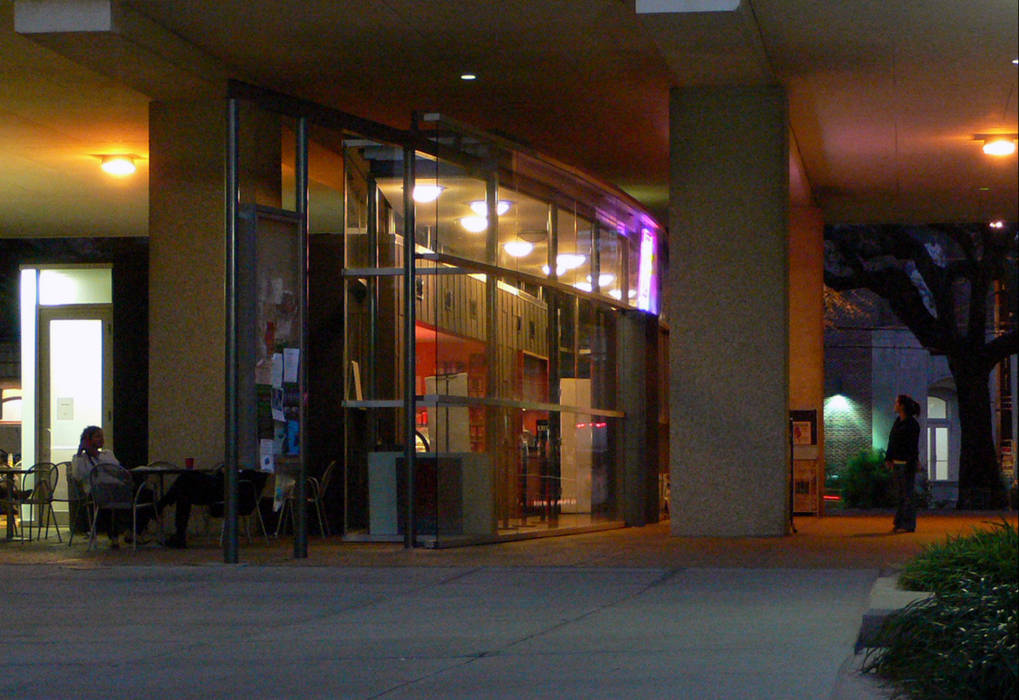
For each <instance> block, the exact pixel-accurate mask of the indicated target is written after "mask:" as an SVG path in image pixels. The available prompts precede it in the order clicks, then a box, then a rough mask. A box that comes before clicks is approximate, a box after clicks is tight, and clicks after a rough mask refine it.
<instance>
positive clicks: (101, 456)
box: [71, 425, 152, 549]
mask: <svg viewBox="0 0 1019 700" xmlns="http://www.w3.org/2000/svg"><path fill="white" fill-rule="evenodd" d="M104 444H105V440H104V436H103V429H102V428H100V427H99V426H97V425H90V426H88V427H87V428H85V429H84V430H83V431H82V432H81V439H80V440H79V441H78V452H77V453H76V454H75V455H74V457H72V458H71V476H72V477H73V478H74V479H75V480H76V481H77V482H78V483H79V484H80V485H81V488H82V490H83V491H84V492H85V493H91V494H92V498H93V500H95V502H96V504H97V505H98V506H99V507H100V508H101V507H103V506H104V505H105V504H108V503H131V502H132V501H133V500H134V497H135V489H136V485H135V480H134V478H133V477H132V475H131V472H129V471H128V470H127V469H125V468H124V467H123V466H121V464H120V462H119V461H118V460H117V457H116V455H114V454H113V452H111V451H109V450H104V449H103V445H104ZM93 471H95V473H96V475H95V478H94V479H93V478H91V476H90V475H91V474H92V472H93ZM93 481H94V486H95V488H94V489H93ZM151 501H152V494H151V491H147V495H146V494H142V495H141V496H140V497H139V503H145V502H151ZM121 512H124V511H121ZM124 513H125V515H122V516H119V517H117V516H116V515H115V514H116V511H114V512H113V513H111V514H110V517H109V519H108V520H105V517H104V520H105V522H106V532H107V534H108V535H109V537H110V547H111V548H112V549H117V548H118V547H119V543H118V541H117V540H118V536H119V532H120V530H121V529H122V526H126V522H125V523H121V522H118V521H121V520H126V518H125V516H126V515H127V514H126V512H124ZM151 516H152V514H151V513H150V512H148V510H147V509H146V510H143V511H140V512H139V513H138V516H137V522H136V525H137V528H138V532H139V533H140V532H144V531H145V527H146V526H147V525H148V522H149V518H150V517H151ZM127 528H128V529H130V526H127ZM135 536H137V533H131V532H128V533H127V534H125V538H124V539H125V540H127V541H128V542H130V541H131V538H132V537H135Z"/></svg>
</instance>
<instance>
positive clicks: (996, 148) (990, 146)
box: [984, 136, 1015, 158]
mask: <svg viewBox="0 0 1019 700" xmlns="http://www.w3.org/2000/svg"><path fill="white" fill-rule="evenodd" d="M984 153H986V154H987V155H989V156H995V157H998V158H1004V157H1005V156H1010V155H1012V154H1013V153H1015V139H1013V138H1012V137H1010V136H1000V137H991V138H988V139H987V140H986V141H984Z"/></svg>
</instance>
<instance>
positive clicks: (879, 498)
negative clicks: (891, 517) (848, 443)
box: [838, 449, 895, 508]
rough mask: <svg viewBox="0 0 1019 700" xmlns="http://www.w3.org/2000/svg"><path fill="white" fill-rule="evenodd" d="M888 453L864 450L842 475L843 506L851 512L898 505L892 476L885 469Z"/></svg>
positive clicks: (840, 476)
mask: <svg viewBox="0 0 1019 700" xmlns="http://www.w3.org/2000/svg"><path fill="white" fill-rule="evenodd" d="M884 462H885V452H884V450H878V449H868V450H861V451H860V452H858V453H857V454H855V455H854V456H853V457H851V458H850V459H849V461H848V462H846V466H845V469H843V470H842V471H841V472H839V479H838V483H839V486H840V487H841V488H842V502H843V504H845V506H846V507H847V508H889V507H891V506H893V505H895V497H894V495H893V494H892V489H891V480H892V475H891V473H890V472H889V471H888V470H887V469H886V468H885V465H884Z"/></svg>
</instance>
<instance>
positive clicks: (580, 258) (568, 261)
mask: <svg viewBox="0 0 1019 700" xmlns="http://www.w3.org/2000/svg"><path fill="white" fill-rule="evenodd" d="M585 260H587V257H586V256H584V255H581V254H580V253H560V254H559V255H557V256H556V259H555V264H556V270H557V271H558V270H559V269H560V268H562V269H563V270H564V271H566V270H575V269H577V268H578V267H580V266H581V265H583V264H584V261H585Z"/></svg>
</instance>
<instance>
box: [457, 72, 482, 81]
mask: <svg viewBox="0 0 1019 700" xmlns="http://www.w3.org/2000/svg"><path fill="white" fill-rule="evenodd" d="M477 79H478V76H477V75H475V74H474V73H461V74H460V80H477Z"/></svg>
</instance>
